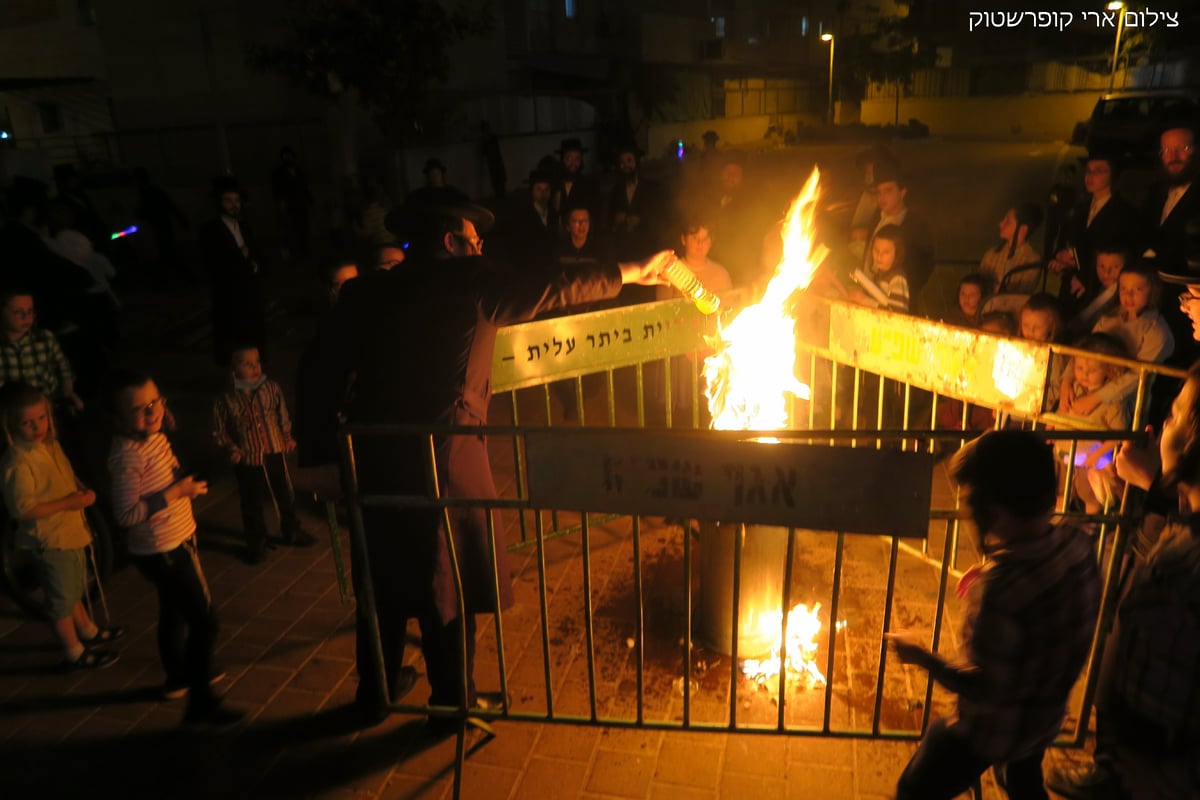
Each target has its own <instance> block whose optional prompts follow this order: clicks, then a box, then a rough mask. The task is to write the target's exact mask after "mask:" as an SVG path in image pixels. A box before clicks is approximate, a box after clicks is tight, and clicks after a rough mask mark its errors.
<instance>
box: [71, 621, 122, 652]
mask: <svg viewBox="0 0 1200 800" xmlns="http://www.w3.org/2000/svg"><path fill="white" fill-rule="evenodd" d="M124 638H125V627H124V626H123V625H115V626H113V627H111V628H100V629H98V630H97V631H96V635H95V636H93V637H92V638H90V639H84V638H83V637H80V639H79V643H80V644H82V645H83V646H84V647H99V646H100V645H102V644H111V643H112V642H115V641H117V640H118V639H124Z"/></svg>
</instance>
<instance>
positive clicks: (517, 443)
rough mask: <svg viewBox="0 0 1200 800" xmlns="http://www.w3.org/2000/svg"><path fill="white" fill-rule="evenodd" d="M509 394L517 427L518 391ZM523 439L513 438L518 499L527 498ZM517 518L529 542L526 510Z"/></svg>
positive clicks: (525, 540) (524, 537) (523, 536)
mask: <svg viewBox="0 0 1200 800" xmlns="http://www.w3.org/2000/svg"><path fill="white" fill-rule="evenodd" d="M508 396H509V397H510V398H511V399H512V420H513V426H514V427H515V426H517V425H520V424H521V423H520V412H519V411H518V410H517V405H518V403H517V393H516V391H515V390H514V391H511V392H509V393H508ZM523 441H524V440H523V439H521V437H519V436H514V437H513V438H512V443H513V468H514V469H515V470H516V471H517V479H516V481H515V483H516V487H517V499H518V500H524V499H525V484H524V481H523V480H522V478H523V477H524V475H525V451H524V450H523V449H522V443H523ZM517 520H518V524H519V526H520V529H521V542H522V543H524V542H528V541H529V529H528V528H527V527H526V524H525V512H524V511H518V512H517Z"/></svg>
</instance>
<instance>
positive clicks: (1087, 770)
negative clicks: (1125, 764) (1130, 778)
mask: <svg viewBox="0 0 1200 800" xmlns="http://www.w3.org/2000/svg"><path fill="white" fill-rule="evenodd" d="M1046 786H1047V787H1049V788H1051V789H1053V790H1054V791H1056V792H1058V793H1059V794H1061V795H1062V796H1063V797H1069V798H1071V800H1120V798H1121V797H1122V796H1123V795H1122V793H1121V784H1120V781H1118V780H1117V776H1116V775H1114V774H1113V773H1112V771H1111V770H1109V769H1105V768H1104V767H1101V766H1099V765H1098V764H1096V763H1095V762H1093V763H1091V764H1083V765H1078V766H1062V767H1054V768H1052V769H1050V770H1047V772H1046Z"/></svg>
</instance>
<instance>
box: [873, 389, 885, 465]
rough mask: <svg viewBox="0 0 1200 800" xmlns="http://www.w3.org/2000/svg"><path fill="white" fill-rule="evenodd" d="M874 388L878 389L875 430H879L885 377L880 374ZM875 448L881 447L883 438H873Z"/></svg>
mask: <svg viewBox="0 0 1200 800" xmlns="http://www.w3.org/2000/svg"><path fill="white" fill-rule="evenodd" d="M876 389H877V390H878V391H877V394H876V395H875V430H877V431H881V430H883V404H884V393H885V391H886V390H887V378H885V377H883V376H882V375H880V376H879V378H878V382H877V383H876ZM875 449H876V450H882V449H883V440H882V439H876V440H875Z"/></svg>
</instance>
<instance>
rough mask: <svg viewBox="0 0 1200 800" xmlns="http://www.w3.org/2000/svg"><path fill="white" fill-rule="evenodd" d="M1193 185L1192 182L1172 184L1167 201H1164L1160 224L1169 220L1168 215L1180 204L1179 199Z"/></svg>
mask: <svg viewBox="0 0 1200 800" xmlns="http://www.w3.org/2000/svg"><path fill="white" fill-rule="evenodd" d="M1191 185H1192V184H1190V183H1185V184H1183V185H1182V186H1172V187H1171V188H1170V189H1168V190H1167V202H1165V203H1163V210H1162V217H1161V218H1160V219H1159V220H1158V224H1159V225H1162V224H1163V223H1164V222H1166V221H1167V217H1169V216H1171V212H1172V211H1174V210H1175V206H1176V205H1178V204H1179V199H1180V198H1181V197H1183V196H1184V194H1186V193H1187V190H1188V189H1189V188H1190V187H1191Z"/></svg>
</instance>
